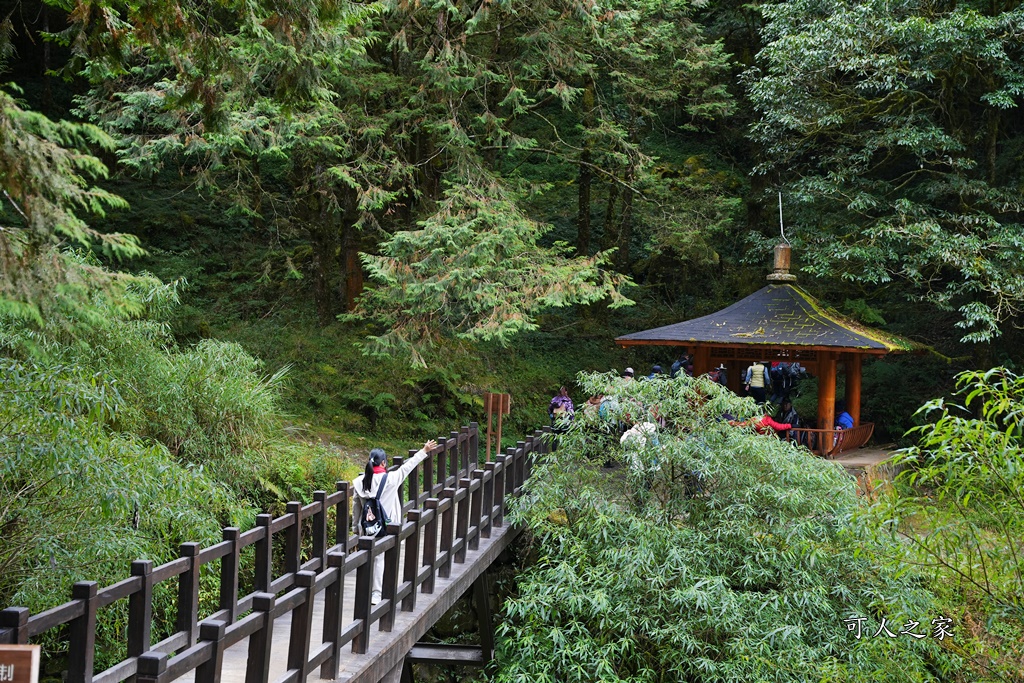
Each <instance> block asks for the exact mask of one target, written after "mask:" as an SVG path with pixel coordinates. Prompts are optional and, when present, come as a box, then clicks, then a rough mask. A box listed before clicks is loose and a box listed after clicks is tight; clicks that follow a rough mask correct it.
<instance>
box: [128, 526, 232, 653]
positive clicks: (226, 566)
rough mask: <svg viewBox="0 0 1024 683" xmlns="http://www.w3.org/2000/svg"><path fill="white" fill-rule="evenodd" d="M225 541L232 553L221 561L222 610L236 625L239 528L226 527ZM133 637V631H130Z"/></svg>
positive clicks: (224, 531) (228, 620)
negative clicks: (229, 544)
mask: <svg viewBox="0 0 1024 683" xmlns="http://www.w3.org/2000/svg"><path fill="white" fill-rule="evenodd" d="M221 533H222V536H221V538H223V539H224V540H225V541H228V542H229V543H231V551H230V552H229V553H228V554H227V555H225V556H224V557H222V558H221V560H220V608H221V609H223V610H227V612H228V616H227V622H228V623H229V624H233V623H235V618H236V617H237V616H238V562H239V557H238V553H239V550H238V537H239V535H240V533H239V531H238V527H233V526H229V527H225V528H224V530H223V531H222V532H221ZM129 637H131V629H129ZM147 649H148V648H147Z"/></svg>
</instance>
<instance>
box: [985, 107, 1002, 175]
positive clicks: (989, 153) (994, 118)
mask: <svg viewBox="0 0 1024 683" xmlns="http://www.w3.org/2000/svg"><path fill="white" fill-rule="evenodd" d="M999 117H1000V113H999V112H998V111H997V110H995V109H990V110H989V111H988V113H987V116H986V118H988V132H987V138H988V140H987V141H986V142H987V145H986V146H987V149H986V157H987V160H988V182H989V184H990V185H995V183H996V159H998V158H999Z"/></svg>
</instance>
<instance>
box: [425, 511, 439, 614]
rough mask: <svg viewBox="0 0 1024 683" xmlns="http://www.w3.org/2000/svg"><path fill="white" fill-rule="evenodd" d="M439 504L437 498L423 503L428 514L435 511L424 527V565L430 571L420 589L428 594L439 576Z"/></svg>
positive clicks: (432, 589) (432, 590)
mask: <svg viewBox="0 0 1024 683" xmlns="http://www.w3.org/2000/svg"><path fill="white" fill-rule="evenodd" d="M439 504H440V501H439V500H438V499H437V498H428V499H427V500H426V501H424V503H423V507H424V509H425V510H426V512H427V514H430V513H431V512H433V513H434V514H433V515H431V516H430V520H429V521H428V522H427V523H426V524H425V525H424V528H423V566H424V567H430V572H429V573H428V574H427V576H426V578H425V579H423V587H422V588H421V589H420V590H421V591H422V592H423V593H427V594H430V593H433V592H434V577H435V576H437V567H435V566H434V563H435V561H436V560H437V525H438V524H439V523H440V520H439V519H438V512H437V506H438V505H439Z"/></svg>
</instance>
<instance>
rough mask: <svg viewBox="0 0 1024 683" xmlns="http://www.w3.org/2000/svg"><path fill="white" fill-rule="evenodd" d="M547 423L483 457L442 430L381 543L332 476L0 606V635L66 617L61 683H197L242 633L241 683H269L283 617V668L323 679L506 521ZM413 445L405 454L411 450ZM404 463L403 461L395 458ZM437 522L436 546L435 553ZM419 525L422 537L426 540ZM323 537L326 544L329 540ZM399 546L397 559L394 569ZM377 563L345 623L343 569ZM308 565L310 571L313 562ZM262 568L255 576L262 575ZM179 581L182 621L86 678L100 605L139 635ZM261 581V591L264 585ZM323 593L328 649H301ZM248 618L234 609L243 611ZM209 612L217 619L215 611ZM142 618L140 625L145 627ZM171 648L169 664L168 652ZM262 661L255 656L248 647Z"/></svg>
mask: <svg viewBox="0 0 1024 683" xmlns="http://www.w3.org/2000/svg"><path fill="white" fill-rule="evenodd" d="M549 432H550V428H547V427H545V428H544V430H543V431H536V432H534V434H533V435H531V436H529V437H528V438H527V439H526V440H525V441H520V442H518V444H517V445H516V446H515V447H511V448H509V449H508V450H507V452H506V453H505V454H504V455H496V456H495V458H494V460H493V461H492V462H488V463H481V462H480V453H479V427H478V425H477V423H476V422H473V423H471V424H469V425H468V426H465V427H463V428H462V429H461V430H460V431H458V432H451V434H450V435H449V437H448V438H440V439H438V442H439V443H438V446H437V447H435V448H434V449H432V450H431V452H430V454H429V457H428V458H427V459H426V460H424V461H423V463H422V464H421V465H419V466H417V467H416V468H415V469H414V470H413V472H412V473H411V474H410V475H409V478H408V485H407V487H404V488H405V489H406V491H402V490H400V491H399V497H400V500H401V499H404V498H405V497H406V496H405V495H404V494H405V493H406V492H407V494H408V502H405V503H404V504H403V512H404V513H405V514H404V520H403V522H402V523H401V524H393V525H391V526H389V528H388V533H387V534H386V535H385V536H383V537H380V538H373V537H362V538H359V537H357V536H355V535H354V534H352V533H351V519H352V518H351V516H350V515H349V510H350V509H351V502H352V499H353V497H354V492H353V491H351V490H350V487H349V485H348V483H347V482H338V484H337V491H336V492H334V493H331V494H327V493H326V492H324V491H316V492H314V493H313V498H314V502H312V503H310V504H308V505H302V504H300V503H298V502H291V503H288V506H287V512H286V513H285V514H284V515H281V516H280V517H277V518H273V517H271V516H270V515H258V516H257V518H256V526H255V527H254V528H253V529H250V530H249V531H245V532H242V533H240V532H239V530H238V529H237V528H234V527H228V528H225V529H224V531H223V540H221V541H219V542H217V543H215V544H213V545H211V546H208V547H207V548H200V547H199V544H195V543H186V544H182V546H181V557H180V558H178V559H176V560H172V561H170V562H167V563H165V564H163V565H160V566H158V567H153V566H152V563H151V562H149V561H147V560H138V561H136V562H134V563H132V575H131V576H130V577H129V578H126V579H124V580H122V581H119V582H117V583H115V584H113V585H111V586H108V587H106V588H103V589H101V590H97V586H96V584H95V583H92V582H80V583H78V584H76V585H75V590H74V592H73V599H72V600H71V601H69V602H67V603H64V604H62V605H59V606H56V607H54V608H52V609H49V610H46V611H45V612H42V613H39V614H36V615H30V614H29V613H28V610H26V609H25V608H22V607H11V608H7V609H5V610H2V611H0V643H14V644H25V643H27V642H28V639H29V638H30V637H35V636H38V635H41V634H43V633H46V632H48V631H51V630H52V629H59V628H62V627H64V626H65V625H67V626H69V628H68V629H67V632H68V633H69V639H70V642H69V653H71V655H72V656H70V657H69V667H70V670H69V674H68V680H69V681H75V682H77V683H94V679H95V680H96V683H121V682H122V681H125V680H128V679H131V678H132V677H135V678H136V680H137V681H138V683H168V682H169V681H172V680H174V679H176V678H178V677H180V676H182V675H185V674H187V673H189V672H191V671H193V670H194V671H195V672H196V674H195V676H196V683H212V681H213V680H214V678H215V673H216V670H217V669H218V668H219V661H220V658H221V655H222V654H223V651H224V649H226V648H227V647H229V646H230V645H231V644H232V643H234V642H238V641H239V640H241V639H242V638H243V637H245V636H250V635H251V639H250V655H251V656H250V657H249V667H250V668H252V669H254V670H253V671H250V672H248V673H249V674H251V676H252V678H250V677H249V676H247V680H267V676H266V672H265V671H264V670H263V669H265V668H266V667H269V662H270V659H269V647H266V652H263V651H260V652H258V653H257V652H254V651H253V650H252V648H253V647H254V646H255V645H256V644H258V643H260V642H263V641H261V637H262V636H261V634H265V633H269V629H270V626H269V624H270V622H271V621H272V620H273V618H276V617H277V616H280V615H282V614H285V613H288V612H293V614H292V638H291V639H290V641H291V643H292V647H291V648H290V650H289V654H288V661H289V664H288V665H289V668H290V669H298V670H299V672H300V675H299V676H298V678H297V679H296V680H297V683H305V679H306V676H307V675H308V673H310V672H311V670H312V669H314V668H316V667H317V666H320V667H321V675H322V676H323V677H325V678H336V677H337V674H338V667H339V666H340V657H339V656H338V655H339V654H340V652H341V648H342V647H344V646H345V645H348V644H349V643H351V644H352V648H353V652H356V653H365V652H366V650H367V647H368V644H369V639H370V632H371V626H372V625H373V624H374V623H375V622H380V625H381V629H382V630H388V629H390V625H391V624H392V623H393V622H394V617H395V613H396V612H397V610H399V609H401V610H402V611H414V610H415V606H416V593H417V592H422V593H432V592H433V590H434V583H435V577H437V576H438V575H440V576H446V575H447V574H448V572H449V571H450V568H451V564H452V563H456V564H458V563H462V562H464V561H465V558H466V551H467V550H472V549H475V548H477V546H478V545H479V542H480V539H481V538H488V537H489V536H490V535H491V530H492V529H493V528H495V527H501V526H502V525H503V524H504V515H505V512H506V511H507V509H508V504H509V498H510V497H511V496H513V495H516V494H518V493H519V492H520V491H521V490H522V486H523V483H524V481H525V478H526V477H528V476H529V473H530V469H531V465H532V460H533V459H534V457H535V456H537V455H542V454H544V453H547V452H548V451H549V450H550V447H551V441H550V438H547V437H546V436H545V435H546V434H547V433H549ZM414 453H415V451H410V456H411V455H412V454H414ZM394 460H395V466H396V467H397V466H400V465H401V463H402V461H403V458H395V459H394ZM330 507H334V508H335V510H336V515H335V516H334V520H333V523H334V530H333V531H334V533H333V534H332V533H331V529H329V528H328V515H327V514H326V513H327V510H328V509H329V508H330ZM308 518H312V520H311V522H309V523H307V525H310V526H312V539H311V541H312V550H313V552H312V555H313V556H312V558H311V559H310V560H308V561H307V562H306V563H303V562H302V556H301V555H302V542H301V541H302V533H303V520H305V519H308ZM438 527H440V534H439V535H440V548H438V544H437V539H438ZM421 531H422V532H423V533H422V536H423V538H422V539H421ZM328 539H331V540H333V542H334V543H333V545H332V546H330V547H327V543H328ZM275 540H277V542H278V543H279V544H283V546H284V549H285V554H286V555H287V556H286V557H285V558H284V560H285V561H284V567H285V570H284V571H283V572H282V573H280V574H279V575H277V576H275V575H274V563H273V558H274V555H275V553H274V552H273V546H274V542H275ZM403 544H404V549H405V558H406V559H405V562H404V564H403V566H399V553H400V551H401V549H402V546H403ZM251 545H254V546H255V547H256V565H257V566H256V572H255V577H254V583H255V585H254V586H253V591H252V592H251V593H248V594H246V595H244V596H241V597H239V593H240V591H239V585H238V584H239V577H238V567H239V561H240V558H239V554H240V552H241V551H242V549H243V548H245V547H248V546H251ZM377 561H383V562H384V563H385V572H384V589H383V591H382V592H383V599H382V601H381V603H380V604H379V605H376V606H373V605H371V604H370V600H371V592H370V591H369V590H363V591H361V592H360V593H359V594H357V596H356V600H355V607H354V617H355V621H354V622H353V623H351V624H349V625H348V626H346V627H345V628H342V626H341V625H342V619H341V608H342V605H343V604H344V600H343V597H344V585H345V577H346V576H348V575H349V574H351V573H353V572H355V574H356V577H357V578H356V583H357V586H362V587H363V588H364V589H365V588H366V587H367V586H368V585H370V583H368V582H370V581H372V574H373V563H374V562H377ZM215 562H220V570H221V572H220V573H221V577H220V585H221V590H220V596H219V604H218V608H217V611H216V612H214V613H213V614H212V615H206V620H205V621H200V617H201V615H200V606H199V604H198V602H197V596H198V586H199V572H200V570H201V568H202V567H203V566H205V565H207V564H211V563H215ZM307 568H310V569H315V571H309V570H308V569H307ZM261 572H262V574H261ZM175 577H177V579H178V591H177V593H178V621H177V630H176V631H175V633H173V634H171V635H170V636H168V637H167V638H165V639H164V640H163V641H161V643H158V644H157V645H155V646H150V644H149V640H150V639H149V638H148V637H146V638H132V639H131V640H132V642H131V644H130V646H129V655H130V656H129V657H128V658H126V659H124V660H122V661H120V662H118V663H116V664H114V665H113V666H111V667H110V668H108V669H107V670H106V671H104V672H101V673H98V674H96V675H95V676H94V675H93V671H92V662H93V657H94V654H95V644H96V615H97V612H98V611H99V610H100V609H102V608H105V607H107V606H109V605H111V604H113V603H115V602H118V601H120V600H123V599H127V600H128V601H129V604H130V609H129V612H130V615H131V616H130V621H132V622H133V623H132V625H131V627H130V628H131V629H138V630H139V632H143V631H144V632H145V633H146V634H147V635H148V633H149V631H150V629H151V626H152V625H151V621H152V598H153V592H154V587H155V586H156V585H158V584H160V583H161V582H163V581H169V580H172V579H174V578H175ZM268 589H269V590H268ZM322 591H326V605H325V619H324V622H325V623H324V645H323V646H321V647H318V648H317V649H316V651H315V652H313V653H312V656H311V653H310V646H309V641H310V638H309V636H310V633H309V630H310V628H311V627H310V623H311V612H312V610H311V605H312V602H313V600H314V598H315V596H316V595H317V594H318V593H320V592H322ZM250 609H251V610H254V612H253V614H252V615H250V616H247V617H246V618H245V619H243V620H239V619H238V616H239V615H240V614H244V613H245V612H247V611H249V610H250ZM211 617H215V619H216V620H214V619H212V618H211ZM143 622H145V623H143ZM173 653H177V656H175V658H174V660H173V665H171V666H169V665H168V660H169V657H170V655H171V654H173ZM257 654H258V655H259V656H256V655H257Z"/></svg>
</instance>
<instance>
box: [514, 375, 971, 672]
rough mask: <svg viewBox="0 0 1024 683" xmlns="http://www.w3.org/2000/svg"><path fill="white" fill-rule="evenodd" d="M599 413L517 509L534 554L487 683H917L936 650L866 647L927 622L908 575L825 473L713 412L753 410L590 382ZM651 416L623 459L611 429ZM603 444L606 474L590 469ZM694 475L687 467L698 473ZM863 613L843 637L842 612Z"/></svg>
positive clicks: (850, 486) (726, 399) (924, 595)
mask: <svg viewBox="0 0 1024 683" xmlns="http://www.w3.org/2000/svg"><path fill="white" fill-rule="evenodd" d="M581 383H582V384H583V385H584V386H585V387H586V388H587V389H588V390H589V391H590V392H592V393H598V392H604V393H612V394H614V395H615V396H616V398H617V399H618V408H617V409H613V410H612V411H611V413H612V414H611V415H610V416H609V417H608V418H607V419H602V418H601V417H599V416H597V415H583V416H578V419H577V420H576V422H575V423H574V424H573V425H572V427H571V428H570V429H569V431H568V433H566V434H565V435H564V436H562V437H560V443H559V449H558V451H557V453H556V455H557V457H554V458H550V459H549V460H548V461H546V462H545V463H544V464H542V465H540V466H538V467H537V468H536V469H535V471H534V475H533V478H532V479H531V480H530V482H529V484H528V486H527V493H526V495H525V496H524V497H523V498H522V499H521V500H520V502H521V505H520V507H519V513H518V517H519V519H521V520H522V521H524V522H525V523H527V524H528V525H529V527H530V529H531V530H532V531H533V533H534V534H536V540H537V545H538V548H537V551H538V555H539V558H540V559H539V561H538V562H537V564H536V565H535V566H534V567H532V568H531V569H529V570H528V571H527V572H526V573H525V575H524V576H523V577H521V580H520V586H519V589H520V596H519V598H518V599H516V600H514V601H510V602H509V603H508V604H507V605H506V608H505V613H506V617H507V621H506V622H505V624H504V626H503V633H502V639H501V656H500V661H501V663H502V664H501V668H500V671H499V672H498V675H497V677H496V680H498V681H527V680H529V681H627V680H628V681H688V680H701V681H808V680H820V681H825V680H828V681H865V682H866V681H883V680H886V681H897V680H898V681H930V680H938V679H940V678H945V677H949V676H951V675H952V672H953V671H955V670H956V668H957V666H958V664H959V662H958V661H957V659H956V658H955V657H952V656H950V655H949V654H948V653H946V652H945V650H944V649H943V648H942V647H940V644H939V642H938V641H937V640H933V639H932V638H926V639H923V640H915V639H912V638H910V637H907V636H904V637H900V638H898V639H890V638H887V637H877V638H873V637H870V636H871V634H873V633H874V632H875V631H876V630H877V629H878V627H879V626H880V625H881V623H882V622H881V620H882V619H883V618H884V619H885V620H886V622H887V626H888V628H890V629H891V630H892V631H897V630H898V628H897V627H902V626H904V625H905V624H907V622H908V621H909V620H911V619H913V620H917V621H919V622H922V623H924V624H926V625H927V624H928V622H929V621H930V620H931V619H933V618H936V617H938V616H940V615H939V614H938V613H937V612H936V605H935V602H934V599H933V597H932V595H931V594H930V593H929V592H927V591H926V590H924V589H922V588H921V586H920V582H919V580H918V579H917V578H915V577H912V576H910V575H907V574H902V575H901V574H900V573H898V572H896V571H894V570H891V569H888V568H886V566H885V565H884V564H883V563H882V562H881V561H880V560H879V556H880V555H881V554H884V553H888V552H889V551H890V548H889V547H888V545H886V544H884V543H880V542H878V543H875V542H866V541H865V538H866V537H865V535H864V534H863V533H861V531H860V527H859V526H858V523H857V521H856V520H857V516H858V513H859V512H860V510H861V506H860V504H859V502H858V499H857V496H856V494H855V488H854V482H853V480H852V479H851V478H849V477H848V476H847V475H846V474H844V473H843V472H842V471H841V469H840V468H839V467H838V466H836V465H835V464H833V463H830V462H827V461H824V460H820V459H817V458H814V457H812V456H811V455H810V454H809V453H808V452H807V451H805V450H801V449H798V448H795V447H793V446H792V445H790V444H788V443H785V442H782V441H780V440H778V439H776V438H773V437H769V436H762V435H758V434H756V433H754V432H753V430H752V429H750V428H744V427H733V426H730V425H729V424H728V423H727V422H724V421H722V420H721V419H720V417H721V415H722V413H724V412H730V413H733V414H736V415H739V416H740V417H747V416H751V415H755V414H756V413H755V411H756V408H755V406H754V404H753V402H752V401H751V400H750V399H737V398H736V397H735V396H733V395H731V394H730V393H729V392H727V391H725V390H723V389H722V388H721V387H719V386H717V385H714V384H711V383H710V382H708V381H706V380H692V379H690V378H685V377H682V378H679V379H677V380H654V381H634V382H629V383H622V382H621V381H619V380H616V379H614V378H613V377H612V376H610V375H591V376H585V377H582V378H581ZM656 415H657V416H660V417H661V418H664V419H666V421H667V426H666V427H665V428H661V429H659V435H658V436H659V443H658V444H657V445H654V444H652V443H651V442H650V441H648V442H647V444H646V445H641V446H639V447H636V448H634V449H630V450H624V449H623V447H622V446H620V444H619V439H618V430H617V429H615V428H614V427H613V422H612V421H613V420H620V421H625V422H627V423H630V422H635V421H640V420H652V421H653V420H655V419H656ZM595 449H600V450H603V452H604V453H605V455H606V457H607V458H612V459H615V460H618V461H619V462H620V463H621V466H620V467H617V468H613V469H604V468H600V467H598V466H595V465H593V464H591V463H590V462H589V461H588V459H587V458H586V454H587V453H588V452H592V451H594V450H595ZM698 473H699V474H698ZM853 616H857V617H864V618H865V622H864V623H863V628H864V629H865V630H867V631H868V632H867V634H865V637H862V638H860V639H857V638H855V637H854V635H853V634H852V633H851V632H850V631H849V630H848V627H847V624H846V623H845V621H844V620H846V619H847V618H850V617H853Z"/></svg>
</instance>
